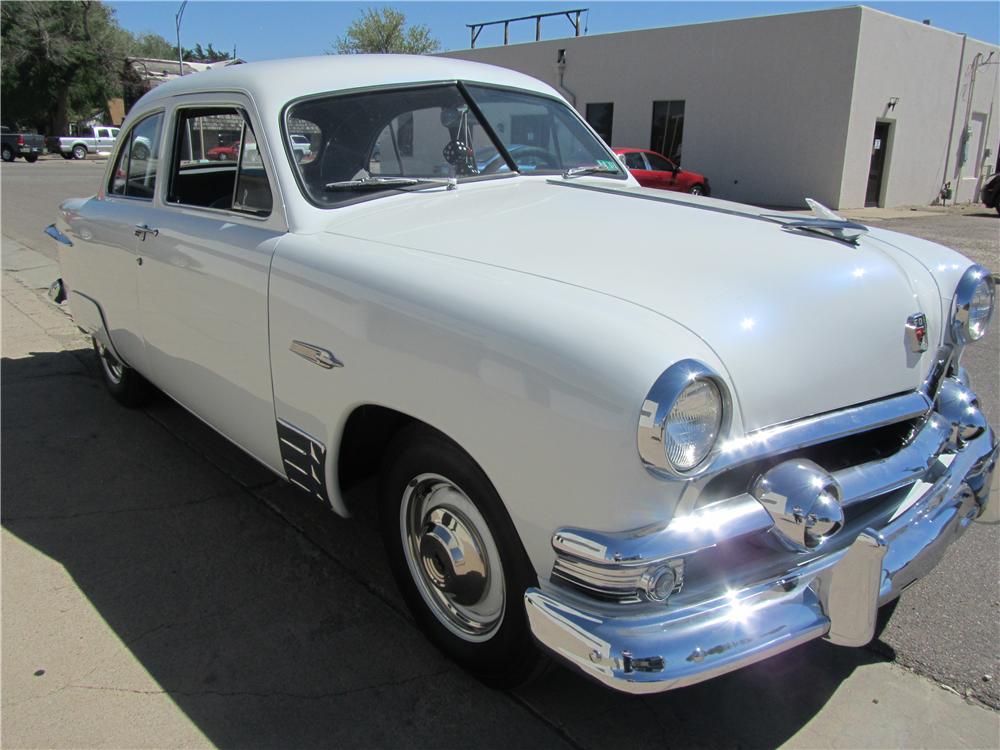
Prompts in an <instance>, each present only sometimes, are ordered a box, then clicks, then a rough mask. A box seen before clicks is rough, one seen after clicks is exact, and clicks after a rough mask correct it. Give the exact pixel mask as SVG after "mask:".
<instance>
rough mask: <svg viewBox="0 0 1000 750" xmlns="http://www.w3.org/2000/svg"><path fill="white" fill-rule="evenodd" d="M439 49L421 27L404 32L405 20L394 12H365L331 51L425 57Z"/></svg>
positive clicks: (399, 12)
mask: <svg viewBox="0 0 1000 750" xmlns="http://www.w3.org/2000/svg"><path fill="white" fill-rule="evenodd" d="M440 47H441V45H440V43H439V42H438V40H437V39H435V38H434V37H432V36H431V32H430V29H429V28H427V27H426V26H424V25H417V26H410V27H409V28H406V16H405V15H404V14H403V12H402V11H399V10H395V9H394V8H385V9H383V10H377V9H373V8H369V9H367V10H365V11H363V12H362V14H361V16H360V17H359V18H356V19H354V20H353V21H352V22H351V25H350V26H348V27H347V34H346V35H345V36H344V37H342V38H338V39H337V42H336V47H335V51H336V53H337V54H341V55H354V54H365V53H397V54H409V55H425V54H427V53H429V52H436V51H437V50H438V49H440Z"/></svg>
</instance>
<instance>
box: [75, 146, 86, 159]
mask: <svg viewBox="0 0 1000 750" xmlns="http://www.w3.org/2000/svg"><path fill="white" fill-rule="evenodd" d="M73 158H74V159H86V158H87V147H86V146H84V145H83V144H82V143H78V144H77V145H75V146H73Z"/></svg>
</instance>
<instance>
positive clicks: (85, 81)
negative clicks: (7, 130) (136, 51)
mask: <svg viewBox="0 0 1000 750" xmlns="http://www.w3.org/2000/svg"><path fill="white" fill-rule="evenodd" d="M0 37H2V44H3V56H2V58H0V79H2V86H3V106H4V119H5V120H9V121H11V122H19V123H25V124H30V125H32V126H34V127H35V128H37V129H39V130H43V131H44V130H47V131H48V132H49V133H53V134H59V133H63V132H66V130H67V128H68V123H69V118H70V114H71V113H73V112H76V113H85V114H90V112H92V111H93V109H95V108H96V107H98V106H104V105H105V104H106V103H107V101H108V100H109V99H111V98H112V97H114V96H116V95H118V93H119V92H120V89H121V83H120V77H119V71H120V68H121V66H120V64H118V61H119V60H121V58H122V57H123V56H124V54H125V51H126V48H127V46H128V44H129V43H130V42H132V41H134V39H133V38H132V36H131V34H129V33H128V32H126V31H124V30H123V29H121V28H120V27H119V26H118V24H117V22H116V21H115V18H114V13H113V11H112V10H111V9H110V8H109V7H108V6H106V5H104V4H103V3H101V2H99V0H73V2H51V1H48V2H6V3H3V4H2V5H0ZM88 109H89V111H87V110H88Z"/></svg>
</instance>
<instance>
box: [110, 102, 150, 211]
mask: <svg viewBox="0 0 1000 750" xmlns="http://www.w3.org/2000/svg"><path fill="white" fill-rule="evenodd" d="M162 124H163V113H162V112H159V113H157V114H155V115H150V116H149V117H147V118H146V119H144V120H140V121H139V122H138V123H136V124H135V125H134V126H133V127H132V129H131V130H130V131H129V133H128V135H127V136H126V137H125V143H124V144H123V145H122V148H121V150H120V151H119V152H118V160H117V161H116V162H115V167H114V170H113V171H112V173H111V183H110V184H109V185H108V192H109V193H110V194H111V195H124V196H126V197H129V198H143V199H145V200H152V198H153V193H154V192H155V190H156V173H157V171H158V168H159V164H160V130H161V127H160V126H161V125H162Z"/></svg>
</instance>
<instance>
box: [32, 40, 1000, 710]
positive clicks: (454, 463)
mask: <svg viewBox="0 0 1000 750" xmlns="http://www.w3.org/2000/svg"><path fill="white" fill-rule="evenodd" d="M234 115H238V116H240V117H241V118H242V122H243V126H242V128H243V132H242V134H241V138H240V143H241V149H242V150H243V152H244V154H246V155H249V153H250V150H251V149H253V150H254V151H253V153H254V154H255V157H254V158H247V159H243V158H239V159H235V160H234V161H231V162H227V163H215V164H209V163H206V162H204V161H201V160H199V159H197V158H194V157H193V156H192V154H197V153H200V151H199V150H198V148H196V147H194V145H195V139H198V138H199V137H200V136H199V134H200V133H204V132H206V131H209V132H210V128H209V127H208V125H207V124H206V123H209V124H210V123H211V122H216V121H222V120H223V119H225V121H227V122H233V121H234V120H233V116H234ZM203 118H209V119H203ZM213 118H214V119H213ZM227 118H228V119H227ZM236 122H239V121H238V120H236ZM304 134H309V137H310V142H311V143H312V144H316V145H315V158H314V159H312V160H311V161H309V162H308V163H305V162H302V161H301V160H300V159H298V158H297V151H298V149H297V147H296V143H297V142H299V139H298V138H296V136H298V135H304ZM140 139H144V140H141V141H140ZM140 142H142V143H147V144H149V145H148V147H146V148H144V149H143V150H142V153H140V154H136V153H135V150H134V149H133V148H132V145H131V144H133V143H140ZM526 144H530V146H528V145H526ZM497 155H499V157H500V158H497ZM519 158H523V159H525V160H529V161H528V162H526V164H527V166H526V167H525V168H524V169H523V170H522V169H519V166H520V165H519V162H518V159H519ZM814 211H815V213H816V214H817V215H816V216H814V217H801V216H790V215H787V214H783V215H770V214H768V213H767V212H766V211H762V210H759V209H755V208H751V207H747V206H742V205H737V204H732V203H726V202H723V201H719V200H714V199H706V198H703V197H701V198H689V197H687V196H684V195H674V194H664V193H663V192H662V191H656V190H648V189H644V188H641V187H639V186H638V185H637V183H636V182H635V180H634V179H633V178H632V177H631V176H630V175H629V173H628V172H627V170H626V169H624V168H623V166H622V165H621V163H620V162H619V160H618V159H617V157H616V156H615V155H614V154H613V153H612V152H611V151H610V150H609V149H608V147H607V146H605V145H604V144H603V143H602V141H601V139H600V138H599V137H598V136H597V135H596V134H595V133H594V131H593V130H592V129H591V128H590V127H588V126H587V124H586V123H585V122H584V121H583V120H582V119H581V118H580V117H579V115H578V114H577V113H576V112H575V111H574V110H573V109H572V108H571V107H570V106H569V105H568V104H567V103H566V102H565V101H564V100H563V99H562V98H561V97H560V96H559V95H558V94H557V93H556V92H555V91H554V90H553V89H552V88H550V87H549V86H547V85H545V84H543V83H541V82H539V81H537V80H534V79H532V78H529V77H526V76H523V75H520V74H518V73H514V72H511V71H508V70H503V69H500V68H495V67H491V66H485V65H479V64H474V63H469V62H462V61H457V60H448V59H439V58H428V57H395V56H382V55H379V56H374V57H367V56H346V57H333V56H325V57H321V58H316V59H307V60H285V61H275V62H265V63H254V64H248V65H240V66H235V67H230V68H225V69H222V70H218V71H216V70H212V71H208V72H204V73H200V74H199V75H196V76H185V77H183V78H179V79H177V80H174V81H172V82H169V83H166V84H164V85H162V86H158V87H157V88H155V89H153V90H152V91H151V92H149V93H148V94H146V96H144V97H143V98H142V99H141V100H140V101H139V102H138V103H137V104H136V105H135V107H134V108H133V110H132V112H131V114H130V115H129V117H128V120H127V122H126V123H125V124H124V130H123V137H122V138H120V139H119V145H118V148H117V150H116V152H115V154H114V155H113V158H112V159H110V160H109V167H108V172H107V174H106V175H105V178H104V181H103V182H102V183H101V185H99V186H98V192H97V194H96V195H95V196H93V197H91V198H85V199H75V200H70V201H67V202H65V203H64V204H63V205H62V206H61V209H60V212H59V216H58V221H57V222H56V223H55V224H54V225H53V226H51V227H50V228H49V229H48V231H49V233H50V234H51V235H52V236H53V237H54V238H56V239H57V240H58V241H59V242H60V243H61V244H60V245H59V250H60V262H61V267H62V281H61V282H57V283H56V284H54V286H53V296H54V297H55V298H56V299H57V300H58V299H62V298H63V297H64V296H65V297H66V298H67V299H68V303H69V305H70V307H71V309H72V313H73V315H74V317H75V319H76V321H77V323H78V324H79V326H80V327H81V328H82V329H83V330H84V331H86V332H87V333H89V334H90V335H91V336H93V339H94V344H95V348H96V350H97V352H98V354H99V356H100V361H101V364H102V367H101V371H102V373H103V379H104V381H105V383H106V385H107V387H108V389H109V390H110V391H111V393H112V394H113V395H114V396H115V397H116V398H117V399H119V400H120V401H121V402H123V403H124V404H126V405H130V406H134V405H138V404H141V403H142V402H143V400H144V399H145V398H146V397H147V396H148V395H149V393H150V387H151V386H150V384H152V385H155V386H156V387H157V388H159V389H160V390H162V391H163V392H165V393H167V394H169V396H170V397H172V398H173V399H175V400H176V401H178V402H179V403H180V404H182V405H183V406H184V407H186V408H187V409H189V410H190V411H192V412H193V413H194V414H196V415H198V416H199V417H200V418H201V419H203V420H204V421H205V422H207V423H208V424H210V425H211V426H212V427H214V428H215V429H216V430H218V431H219V432H220V433H222V434H223V435H225V436H226V437H227V438H229V439H230V440H232V441H233V442H234V443H237V444H238V445H239V446H240V447H242V448H243V449H244V450H246V451H247V452H248V453H250V454H251V455H253V456H254V457H255V458H256V459H257V460H259V461H260V462H261V463H263V464H264V465H265V466H267V467H269V468H270V469H271V470H272V471H274V472H275V473H276V474H277V475H279V476H281V477H284V478H285V479H287V480H288V481H289V482H291V483H292V484H294V485H295V486H297V487H299V488H300V489H301V490H302V491H303V492H304V493H305V495H308V496H311V497H312V498H313V499H318V500H319V501H322V502H323V503H329V505H330V506H331V507H332V509H333V510H334V511H335V512H337V513H339V514H342V515H348V514H349V513H350V511H351V508H350V507H349V506H348V504H347V502H346V500H345V498H346V497H347V494H346V493H345V490H346V489H347V488H348V487H350V486H351V485H352V484H353V483H355V482H357V481H358V480H359V479H361V478H363V477H365V476H366V475H370V474H372V473H373V472H377V473H378V474H379V488H380V489H379V493H378V499H377V502H378V506H379V507H378V510H379V517H380V519H381V520H380V524H381V530H382V533H383V535H384V540H385V546H386V550H387V554H388V557H389V560H390V562H391V565H392V568H393V570H394V573H395V576H396V580H397V582H398V585H399V588H400V590H401V592H402V594H403V596H404V597H405V599H406V601H407V603H408V605H409V606H410V608H411V609H412V611H413V614H414V616H415V617H416V620H417V622H418V623H419V625H420V626H421V627H422V628H423V629H424V631H425V632H426V633H427V635H428V636H429V637H430V638H431V639H432V640H433V641H434V642H435V643H436V644H437V645H438V646H439V647H440V648H441V649H442V650H444V651H445V652H446V653H448V654H449V655H451V656H452V657H453V658H454V659H456V660H457V661H458V662H460V663H461V664H463V665H464V666H465V667H467V668H468V669H470V670H471V671H473V672H474V673H476V674H477V675H479V676H480V677H481V678H482V679H484V680H485V681H487V682H489V683H490V684H494V685H511V684H515V683H517V682H519V681H522V680H524V679H525V678H526V677H528V676H529V675H531V674H533V672H534V670H535V669H536V667H537V665H538V664H539V660H540V659H541V658H542V655H543V654H545V653H547V654H550V655H554V656H555V657H557V658H558V659H560V660H562V661H563V662H564V663H566V664H569V665H571V666H573V667H575V668H576V669H578V670H579V671H580V672H582V673H583V674H585V675H588V676H589V677H592V678H594V679H596V680H599V681H600V682H602V683H604V684H606V685H609V686H611V687H613V688H617V689H619V690H624V691H629V692H636V693H640V692H651V691H659V690H666V689H669V688H673V687H677V686H680V685H686V684H689V683H693V682H696V681H699V680H703V679H706V678H709V677H712V676H715V675H718V674H721V673H723V672H727V671H729V670H732V669H736V668H738V667H740V666H742V665H745V664H749V663H751V662H755V661H757V660H760V659H763V658H765V657H768V656H770V655H772V654H776V653H778V652H781V651H783V650H785V649H788V648H791V647H793V646H795V645H797V644H800V643H803V642H804V641H807V640H810V639H813V638H821V637H825V638H827V639H829V640H830V641H833V642H834V643H839V644H847V645H855V646H856V645H860V644H864V643H866V642H867V641H868V640H870V639H871V637H872V634H873V629H874V624H875V616H876V611H877V608H878V607H879V606H881V605H884V604H886V603H887V602H889V601H891V600H893V599H894V598H895V597H897V596H898V595H899V594H900V592H901V591H902V590H903V589H904V588H905V587H906V586H907V585H909V584H910V583H911V582H912V581H914V580H915V579H916V578H917V577H919V576H922V575H923V574H925V573H926V572H927V571H928V570H930V569H931V568H932V567H933V565H934V564H935V562H936V561H937V559H938V558H939V557H940V555H941V554H942V552H943V551H944V549H945V548H946V547H947V546H948V545H949V544H950V543H951V542H952V541H953V540H954V539H955V538H956V537H957V536H958V535H959V534H960V533H961V532H962V531H963V530H964V528H965V527H966V526H967V525H968V523H969V522H970V520H971V519H973V518H975V517H976V516H977V515H979V514H980V513H981V512H982V510H983V508H984V507H985V505H986V503H987V501H988V497H989V486H990V475H991V472H992V471H993V469H994V466H995V464H996V459H997V445H996V440H995V437H994V433H993V431H992V429H991V428H990V426H989V425H988V424H987V423H986V421H985V419H984V417H983V414H982V412H981V411H980V409H979V407H978V403H977V400H976V396H975V394H974V393H973V391H972V390H971V389H970V386H969V383H968V377H967V375H966V373H965V370H964V369H963V368H962V367H961V365H960V355H961V353H962V350H963V349H964V348H965V347H966V346H972V345H975V341H976V340H977V339H979V338H981V337H982V336H983V333H984V331H985V329H986V326H987V325H988V324H989V321H990V318H991V315H992V312H993V304H994V287H995V284H994V278H993V277H992V276H991V275H990V273H989V272H988V271H987V270H986V269H984V268H981V267H979V266H977V265H975V264H973V263H972V262H970V261H969V260H968V259H966V258H964V257H963V256H961V255H959V254H958V253H956V252H954V251H952V250H950V249H948V248H945V247H942V246H940V245H936V244H933V243H930V242H926V241H923V240H919V239H914V238H912V237H907V236H903V235H899V234H895V233H893V232H889V231H885V230H881V229H872V228H866V227H863V226H859V225H857V224H853V223H851V222H848V221H844V220H843V219H841V218H839V217H837V216H836V215H835V214H832V213H831V212H829V211H826V210H824V209H823V208H822V207H821V206H818V205H815V206H814ZM664 226H669V227H670V237H669V242H668V243H665V242H663V241H656V242H653V241H648V240H646V239H643V238H650V239H651V238H654V237H655V238H658V240H659V239H660V238H662V237H663V227H664ZM623 227H628V232H627V233H625V232H624V230H623ZM352 496H354V495H353V494H352ZM309 501H310V498H309V497H304V498H303V502H309ZM539 646H540V648H539Z"/></svg>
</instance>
